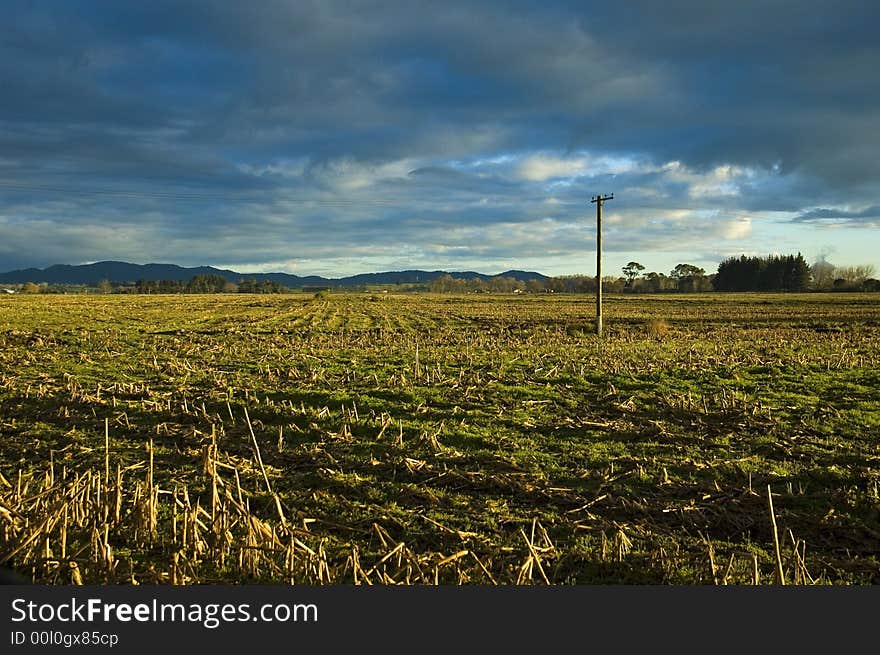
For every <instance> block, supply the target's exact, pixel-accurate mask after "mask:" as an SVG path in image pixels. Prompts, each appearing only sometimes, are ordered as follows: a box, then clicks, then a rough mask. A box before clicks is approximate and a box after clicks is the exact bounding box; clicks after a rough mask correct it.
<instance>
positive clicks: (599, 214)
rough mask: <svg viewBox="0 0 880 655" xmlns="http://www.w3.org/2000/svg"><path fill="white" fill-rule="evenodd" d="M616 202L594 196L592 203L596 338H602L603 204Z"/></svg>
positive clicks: (608, 197)
mask: <svg viewBox="0 0 880 655" xmlns="http://www.w3.org/2000/svg"><path fill="white" fill-rule="evenodd" d="M606 200H614V194H613V193H612V194H611V195H610V196H593V199H592V200H590V203H594V202H595V203H596V336H597V337H601V336H602V203H603V202H605V201H606Z"/></svg>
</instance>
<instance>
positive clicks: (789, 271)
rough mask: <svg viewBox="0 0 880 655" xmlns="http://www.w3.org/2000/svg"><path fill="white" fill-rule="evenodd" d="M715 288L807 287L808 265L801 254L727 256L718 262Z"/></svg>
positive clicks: (789, 289) (714, 282) (801, 289)
mask: <svg viewBox="0 0 880 655" xmlns="http://www.w3.org/2000/svg"><path fill="white" fill-rule="evenodd" d="M713 285H714V287H715V289H716V290H717V291H806V290H807V289H809V287H810V265H809V264H807V261H806V260H805V259H804V258H803V256H802V255H801V254H800V253H798V254H797V255H768V256H767V257H748V256H746V255H742V256H740V257H730V258H728V259H725V260H724V261H723V262H721V263H720V264H719V265H718V273H716V275H715V279H714V280H713Z"/></svg>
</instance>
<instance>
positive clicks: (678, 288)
mask: <svg viewBox="0 0 880 655" xmlns="http://www.w3.org/2000/svg"><path fill="white" fill-rule="evenodd" d="M621 270H622V272H623V275H622V276H617V277H615V276H604V277H603V278H602V289H603V291H605V292H607V293H705V292H710V291H789V292H792V291H880V280H877V279H875V278H873V277H872V276H873V274H874V267H873V266H847V267H837V266H834V265H833V264H831V263H829V262H827V261H825V260H824V259H820V260H818V261H816V262H815V263H813V264H812V265H810V264H808V263H807V261H806V260H805V259H804V257H803V255H801V254H800V253H798V254H797V255H767V256H765V257H761V256H748V255H741V256H739V257H729V258H727V259H725V260H723V261H722V262H721V263H720V264H719V265H718V270H717V271H716V272H715V273H713V274H709V275H707V274H706V271H705V270H704V269H702V268H700V267H698V266H694V265H693V264H678V265H676V266H675V268H673V269H672V270H671V271H670V272H669V274H668V275H667V274H665V273H658V272H656V271H649V272H647V273H646V272H645V270H646V268H645V266H643V265H642V264H640V263H639V262H635V261H631V262H629V263H627V264H626V266H624V267H622V269H621ZM91 289H92V291H93V292H94V291H97V292H98V293H105V294H106V293H134V294H184V293H185V294H204V293H288V292H290V291H293V289H290V288H288V287H285V286H283V285H281V284H279V283H277V282H273V281H271V280H256V279H254V278H244V279H241V280H239V281H238V282H237V283H235V282H230V281H229V280H227V279H226V278H224V277H223V276H220V275H211V274H200V275H195V276H193V277H192V278H191V279H190V280H188V281H182V280H143V279H142V280H138V281H137V282H135V283H134V284H130V283H129V284H118V283H111V282H109V281H108V280H102V281H101V282H99V283H98V285H97V287H92V288H91ZM347 289H348V290H350V291H358V290H362V291H366V288H365V287H364V288H362V287H352V288H347ZM302 290H304V291H312V290H314V289H312V288H311V287H309V288H303V289H302ZM405 290H408V291H416V292H418V291H429V292H433V293H595V291H596V277H595V276H589V275H579V274H575V275H560V276H555V277H547V278H543V279H531V280H528V281H523V280H519V279H516V278H513V277H505V276H495V277H492V278H488V279H482V278H456V277H454V276H452V275H451V274H449V273H446V274H444V275H441V276H440V277H438V278H436V279H435V280H433V281H431V282H429V283H425V284H413V285H406V287H405ZM19 291H20V292H21V293H53V292H54V293H58V292H71V291H74V292H75V291H79V292H82V287H72V286H70V285H47V284H45V283H43V284H39V285H38V284H34V283H32V282H28V283H25V284H24V285H21V287H20V288H19Z"/></svg>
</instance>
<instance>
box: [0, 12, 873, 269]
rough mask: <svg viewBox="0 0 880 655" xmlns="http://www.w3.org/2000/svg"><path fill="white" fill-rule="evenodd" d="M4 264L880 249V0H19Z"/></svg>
mask: <svg viewBox="0 0 880 655" xmlns="http://www.w3.org/2000/svg"><path fill="white" fill-rule="evenodd" d="M0 13H2V17H3V20H2V26H0V89H2V101H0V270H2V271H6V270H11V269H16V268H24V267H30V266H35V267H39V268H43V267H46V266H49V265H52V264H81V263H87V262H94V261H102V260H120V261H129V262H134V263H150V262H159V263H174V264H179V265H182V266H197V265H213V266H218V267H225V268H232V269H234V270H237V271H241V272H270V271H281V272H287V273H294V274H298V275H312V274H315V275H351V274H356V273H366V272H378V271H387V270H403V269H416V268H418V269H427V270H440V269H442V270H448V271H465V270H471V271H479V272H482V273H488V274H495V273H499V272H502V271H505V270H508V269H524V270H532V271H539V272H542V273H544V274H546V275H570V274H586V275H590V274H595V270H596V206H595V205H594V204H591V203H590V200H591V198H592V197H593V196H595V195H598V194H604V195H607V194H612V193H613V194H614V200H610V201H608V202H607V203H606V204H605V206H604V208H603V235H602V237H603V238H602V241H603V260H602V261H603V273H605V274H620V272H621V271H620V269H621V268H622V267H623V266H624V265H625V264H627V263H628V262H630V261H637V262H639V263H641V264H642V265H644V266H645V268H646V272H647V271H657V272H665V273H668V272H669V271H670V270H671V269H672V268H674V266H675V265H676V264H678V263H690V264H694V265H697V266H700V267H703V268H704V269H705V270H706V271H707V272H710V273H711V272H714V271H715V270H716V269H717V266H718V263H719V262H720V261H722V260H723V259H724V258H726V257H730V256H738V255H740V254H747V255H767V254H774V253H781V254H789V253H790V254H795V253H797V252H800V253H802V254H803V255H804V256H805V257H806V258H807V260H808V261H810V262H813V261H817V260H818V259H820V258H824V259H826V260H827V261H829V262H831V263H833V264H835V265H838V266H847V265H869V266H874V267H875V269H876V270H877V271H878V272H880V247H878V246H880V237H878V229H880V156H878V155H880V84H878V82H877V79H878V77H877V75H878V73H877V71H878V68H880V39H878V38H877V26H878V25H880V4H878V3H876V2H872V1H862V2H852V1H848V0H837V1H835V2H818V1H814V0H796V1H792V2H789V1H778V0H761V1H755V2H752V1H751V0H738V1H737V2H708V3H707V2H705V1H704V0H699V1H698V0H670V1H665V2H655V1H654V0H638V1H635V2H626V3H623V2H605V3H591V2H583V1H580V2H554V1H547V0H544V1H541V2H515V1H514V2H458V1H456V0H447V1H444V2H434V1H431V2H419V1H417V0H416V1H407V2H399V3H398V2H381V1H379V2H338V1H336V0H317V1H314V2H310V1H308V0H303V1H300V0H297V1H283V2H282V1H272V0H267V1H261V2H250V3H244V2H240V1H238V0H234V1H229V2H218V1H213V2H184V1H181V0H174V1H164V0H153V1H151V2H149V3H128V2H125V3H121V2H117V1H115V0H111V1H107V2H86V1H83V2H53V1H51V0H49V1H45V2H39V3H32V2H23V1H22V2H19V1H17V0H13V1H11V2H4V3H3V5H2V8H0Z"/></svg>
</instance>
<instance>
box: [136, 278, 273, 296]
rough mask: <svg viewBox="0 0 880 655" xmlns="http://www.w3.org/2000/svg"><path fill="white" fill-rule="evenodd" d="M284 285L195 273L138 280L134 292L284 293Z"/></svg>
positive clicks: (266, 281) (267, 281)
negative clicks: (185, 277) (184, 278)
mask: <svg viewBox="0 0 880 655" xmlns="http://www.w3.org/2000/svg"><path fill="white" fill-rule="evenodd" d="M286 291H287V289H286V287H283V286H281V285H280V284H278V283H277V282H272V281H271V280H260V281H257V280H255V279H254V278H246V279H244V280H241V281H240V282H239V283H238V284H234V283H232V282H230V281H229V280H227V279H226V278H224V277H222V276H220V275H196V276H194V277H193V278H191V279H190V280H189V281H188V282H184V281H182V280H138V281H137V282H136V283H135V285H134V292H135V293H236V292H237V293H284V292H286Z"/></svg>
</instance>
